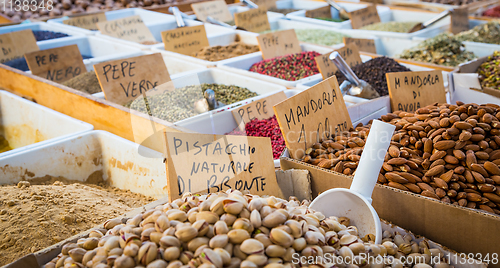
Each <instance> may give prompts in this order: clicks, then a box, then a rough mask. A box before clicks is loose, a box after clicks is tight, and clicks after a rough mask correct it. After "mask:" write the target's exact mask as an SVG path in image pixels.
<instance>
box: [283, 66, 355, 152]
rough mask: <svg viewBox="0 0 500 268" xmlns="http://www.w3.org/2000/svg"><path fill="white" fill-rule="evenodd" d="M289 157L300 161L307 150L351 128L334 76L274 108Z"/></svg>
mask: <svg viewBox="0 0 500 268" xmlns="http://www.w3.org/2000/svg"><path fill="white" fill-rule="evenodd" d="M274 113H275V114H276V118H277V119H278V123H279V125H280V128H281V132H282V133H283V137H284V139H285V142H286V147H287V148H288V150H289V152H290V155H291V157H292V158H294V159H301V158H302V156H303V155H304V152H305V150H307V149H308V148H310V147H311V146H312V145H313V143H316V142H318V141H319V140H320V139H323V138H324V137H326V136H329V133H331V134H333V133H336V132H339V131H345V130H348V129H350V128H351V127H352V123H351V118H350V117H349V113H348V112H347V107H346V105H345V103H344V98H343V97H342V93H340V89H339V84H338V82H337V78H336V77H335V76H333V77H330V78H328V79H327V80H324V81H322V82H321V83H319V84H317V85H315V86H312V87H310V88H309V89H307V90H305V91H303V92H301V93H299V94H297V95H295V96H293V97H290V98H288V99H287V100H285V101H283V102H281V103H278V104H276V105H275V106H274Z"/></svg>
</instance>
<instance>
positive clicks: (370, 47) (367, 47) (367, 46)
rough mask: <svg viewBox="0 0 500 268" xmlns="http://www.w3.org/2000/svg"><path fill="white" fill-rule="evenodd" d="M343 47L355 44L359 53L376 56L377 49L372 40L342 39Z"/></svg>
mask: <svg viewBox="0 0 500 268" xmlns="http://www.w3.org/2000/svg"><path fill="white" fill-rule="evenodd" d="M343 41H344V45H349V44H355V45H356V46H357V47H358V49H359V51H363V52H368V53H373V54H377V47H376V46H375V40H373V39H363V38H352V37H345V36H344V38H343Z"/></svg>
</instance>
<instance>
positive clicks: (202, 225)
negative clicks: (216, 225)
mask: <svg viewBox="0 0 500 268" xmlns="http://www.w3.org/2000/svg"><path fill="white" fill-rule="evenodd" d="M192 226H193V227H194V228H195V229H196V230H197V231H198V236H205V235H206V234H207V233H208V230H209V229H210V225H209V224H208V222H207V221H206V220H198V221H195V222H194V223H193V225H192Z"/></svg>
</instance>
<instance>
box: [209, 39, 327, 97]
mask: <svg viewBox="0 0 500 268" xmlns="http://www.w3.org/2000/svg"><path fill="white" fill-rule="evenodd" d="M300 46H301V47H302V51H316V52H319V53H321V54H324V53H327V52H330V51H332V48H328V47H324V46H317V45H312V44H305V43H304V44H301V45H300ZM260 61H262V53H261V52H255V53H252V54H247V55H244V56H241V57H238V58H235V59H228V60H227V61H225V62H224V63H221V64H218V65H217V67H218V68H221V69H224V70H228V71H231V72H234V73H237V74H241V75H245V76H249V77H253V78H256V79H259V80H264V81H268V82H272V83H275V84H279V85H282V86H285V87H287V88H292V87H295V85H297V84H299V83H304V82H307V81H310V80H313V79H315V78H318V77H321V74H319V73H318V74H315V75H312V76H309V77H306V78H302V79H300V80H297V81H287V80H284V79H279V78H276V77H272V76H268V75H264V74H259V73H256V72H250V71H249V69H250V67H252V65H253V64H255V63H257V62H260Z"/></svg>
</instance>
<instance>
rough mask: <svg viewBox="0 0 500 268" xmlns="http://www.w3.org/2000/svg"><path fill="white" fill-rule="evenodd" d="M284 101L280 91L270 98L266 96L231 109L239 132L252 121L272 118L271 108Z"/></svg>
mask: <svg viewBox="0 0 500 268" xmlns="http://www.w3.org/2000/svg"><path fill="white" fill-rule="evenodd" d="M284 100H286V95H285V92H283V91H280V92H278V93H276V94H273V95H271V96H267V97H264V98H261V99H258V100H256V101H252V102H250V103H249V104H246V105H243V106H240V107H238V108H236V109H233V110H232V111H231V112H232V113H233V117H234V120H236V123H237V124H238V126H239V127H240V129H241V130H245V124H246V123H248V122H250V121H252V120H253V119H258V120H262V119H268V118H271V117H273V116H274V110H273V106H274V105H276V104H278V103H280V102H282V101H284Z"/></svg>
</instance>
